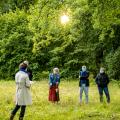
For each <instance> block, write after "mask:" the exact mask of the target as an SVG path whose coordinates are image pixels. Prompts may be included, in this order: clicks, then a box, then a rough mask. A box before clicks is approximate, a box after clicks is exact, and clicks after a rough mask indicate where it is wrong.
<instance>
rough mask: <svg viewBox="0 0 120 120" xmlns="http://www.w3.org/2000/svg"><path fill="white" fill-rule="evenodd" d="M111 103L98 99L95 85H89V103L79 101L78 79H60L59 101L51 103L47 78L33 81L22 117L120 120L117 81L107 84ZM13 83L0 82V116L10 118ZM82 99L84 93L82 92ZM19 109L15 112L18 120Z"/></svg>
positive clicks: (2, 118)
mask: <svg viewBox="0 0 120 120" xmlns="http://www.w3.org/2000/svg"><path fill="white" fill-rule="evenodd" d="M109 90H110V95H111V103H110V104H107V103H106V98H105V96H104V103H102V104H101V103H100V102H99V95H98V90H97V87H96V85H94V84H92V85H91V86H90V88H89V104H85V103H84V102H83V104H82V105H80V104H79V87H78V81H61V84H60V102H59V103H58V104H53V103H50V102H49V101H48V82H47V81H41V82H35V84H33V86H32V88H31V91H32V97H33V105H32V106H28V107H27V109H26V114H25V118H24V120H120V89H119V87H118V85H117V84H116V83H113V82H111V83H110V85H109ZM14 95H15V83H14V82H13V81H8V82H7V81H1V82H0V120H9V115H10V112H11V111H12V109H13V107H14V102H13V99H14ZM83 101H84V96H83ZM18 117H19V111H18V113H17V115H16V116H15V120H18Z"/></svg>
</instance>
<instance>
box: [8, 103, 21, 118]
mask: <svg viewBox="0 0 120 120" xmlns="http://www.w3.org/2000/svg"><path fill="white" fill-rule="evenodd" d="M19 108H20V106H19V105H16V106H15V108H14V109H13V111H12V112H11V116H10V120H13V118H14V116H15V114H16V113H17V111H18V110H19Z"/></svg>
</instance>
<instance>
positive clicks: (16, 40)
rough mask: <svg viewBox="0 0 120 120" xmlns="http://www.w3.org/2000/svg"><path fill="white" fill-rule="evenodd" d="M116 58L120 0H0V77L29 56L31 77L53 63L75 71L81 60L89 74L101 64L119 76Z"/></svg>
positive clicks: (118, 54)
mask: <svg viewBox="0 0 120 120" xmlns="http://www.w3.org/2000/svg"><path fill="white" fill-rule="evenodd" d="M63 14H66V15H68V16H69V18H70V20H69V22H68V23H67V24H65V25H63V24H61V22H60V17H61V15H63ZM119 59H120V1H119V0H112V1H110V0H74V1H73V0H1V1H0V78H1V79H12V78H13V77H14V74H15V72H16V71H17V70H18V65H19V63H20V62H21V61H23V60H28V61H29V62H30V67H31V69H32V70H33V73H34V79H36V80H40V78H41V77H46V76H48V73H49V72H50V71H51V69H52V68H53V67H56V66H57V67H59V68H60V70H61V76H62V77H78V72H79V70H80V67H81V66H82V65H86V66H88V69H89V70H90V71H91V73H93V74H94V75H96V73H97V72H98V70H99V68H100V66H104V67H106V69H107V72H108V74H109V75H110V77H111V78H113V79H117V80H118V79H120V69H119V68H120V62H119Z"/></svg>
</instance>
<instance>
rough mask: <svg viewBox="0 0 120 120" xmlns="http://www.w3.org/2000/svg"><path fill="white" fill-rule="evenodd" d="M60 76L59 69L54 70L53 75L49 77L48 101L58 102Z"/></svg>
mask: <svg viewBox="0 0 120 120" xmlns="http://www.w3.org/2000/svg"><path fill="white" fill-rule="evenodd" d="M59 84H60V74H59V69H58V68H54V69H53V73H50V75H49V98H48V99H49V101H51V102H58V101H59V100H60V98H59Z"/></svg>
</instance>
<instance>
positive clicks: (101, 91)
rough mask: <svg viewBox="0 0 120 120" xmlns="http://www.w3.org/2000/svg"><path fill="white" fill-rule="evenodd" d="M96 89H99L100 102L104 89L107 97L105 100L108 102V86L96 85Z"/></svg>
mask: <svg viewBox="0 0 120 120" xmlns="http://www.w3.org/2000/svg"><path fill="white" fill-rule="evenodd" d="M98 90H99V95H100V102H103V91H104V93H105V95H106V98H107V102H108V103H110V94H109V90H108V87H99V86H98Z"/></svg>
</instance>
